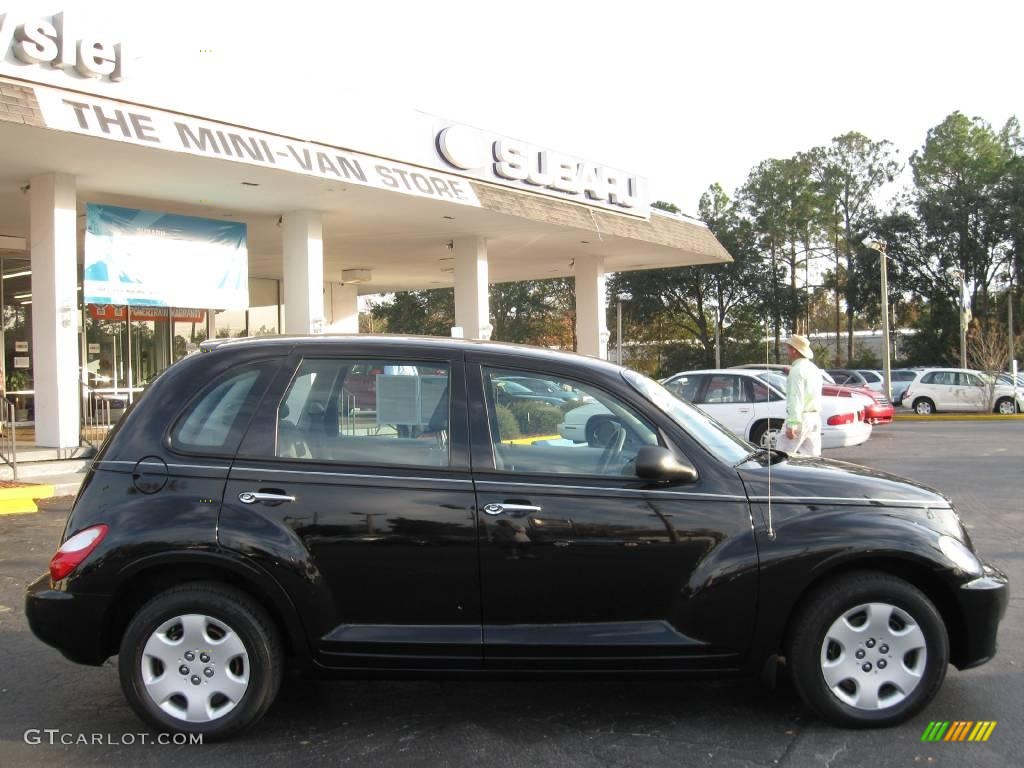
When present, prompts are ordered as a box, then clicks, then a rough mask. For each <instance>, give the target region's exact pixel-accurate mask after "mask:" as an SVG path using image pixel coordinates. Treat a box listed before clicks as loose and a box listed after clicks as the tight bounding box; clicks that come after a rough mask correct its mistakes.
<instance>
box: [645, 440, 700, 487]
mask: <svg viewBox="0 0 1024 768" xmlns="http://www.w3.org/2000/svg"><path fill="white" fill-rule="evenodd" d="M636 474H637V477H642V478H644V479H646V480H661V481H674V482H680V483H694V482H696V481H697V470H696V469H695V468H694V466H693V465H692V464H690V462H688V461H686V460H685V459H678V458H676V456H675V454H673V453H672V452H671V451H670V450H669V449H668V448H663V447H662V446H660V445H644V446H641V447H640V450H639V451H637V454H636Z"/></svg>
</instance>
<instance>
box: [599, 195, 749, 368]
mask: <svg viewBox="0 0 1024 768" xmlns="http://www.w3.org/2000/svg"><path fill="white" fill-rule="evenodd" d="M667 206H671V204H670V203H655V207H659V208H661V209H662V210H671V209H670V208H668V207H667ZM672 207H674V206H672ZM700 214H701V218H702V219H703V220H704V221H705V223H706V224H707V225H708V227H709V228H710V229H711V231H712V232H713V233H714V234H715V235H716V237H718V239H719V241H720V242H721V243H722V245H723V246H724V247H725V248H726V250H727V251H729V253H730V254H731V255H732V257H733V262H732V263H730V264H715V265H698V266H692V267H673V268H669V269H656V270H644V271H637V272H620V273H618V274H616V275H614V276H613V277H612V279H611V280H610V281H609V294H611V295H614V294H615V293H620V292H624V293H630V294H632V296H633V300H632V301H631V302H630V303H629V314H630V318H631V320H632V321H633V322H634V323H636V324H637V325H638V326H640V327H642V328H646V329H648V330H650V329H652V328H656V329H658V330H657V335H658V336H660V339H659V340H664V339H665V338H666V336H667V337H668V338H670V339H675V340H678V341H682V342H684V345H685V342H686V341H687V340H688V339H695V340H696V341H697V347H696V348H695V350H694V351H695V352H696V357H694V355H692V354H685V355H683V356H682V357H679V356H678V355H677V356H676V358H675V359H676V363H675V365H678V366H680V367H682V366H689V365H705V366H711V365H713V364H714V357H715V356H714V327H715V319H716V316H717V320H718V324H719V327H720V328H721V334H722V336H723V337H730V336H733V335H734V334H735V333H737V332H739V333H740V334H741V335H742V336H745V335H746V334H747V333H748V332H749V328H750V327H751V325H755V326H756V310H755V309H754V307H755V306H756V293H757V286H758V284H759V282H760V280H762V279H763V275H762V274H761V272H760V270H759V267H760V262H759V260H758V258H757V252H756V248H754V245H753V229H752V227H751V225H750V222H748V221H746V220H745V219H743V218H742V217H741V216H740V210H739V209H738V207H737V205H736V204H735V203H734V202H733V201H731V200H730V199H729V197H728V196H727V195H726V194H725V192H724V191H723V190H722V188H721V186H719V185H718V184H714V185H712V186H711V187H710V188H709V189H708V191H707V192H706V193H705V194H704V195H703V196H702V197H701V202H700ZM641 335H643V334H635V335H634V334H632V332H631V337H632V338H638V337H640V336H641ZM648 336H649V334H648ZM684 348H686V347H684ZM686 349H688V348H686ZM722 360H723V365H724V364H725V360H726V356H725V355H722Z"/></svg>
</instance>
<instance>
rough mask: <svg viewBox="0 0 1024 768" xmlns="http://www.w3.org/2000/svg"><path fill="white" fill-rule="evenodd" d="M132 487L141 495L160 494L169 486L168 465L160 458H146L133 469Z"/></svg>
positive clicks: (140, 460)
mask: <svg viewBox="0 0 1024 768" xmlns="http://www.w3.org/2000/svg"><path fill="white" fill-rule="evenodd" d="M132 485H134V486H135V490H137V491H138V492H139V493H146V494H153V493H158V492H159V491H161V490H162V489H163V487H164V486H165V485H167V463H166V462H165V461H164V460H163V459H161V458H160V457H159V456H145V457H143V458H142V459H139V461H138V462H137V463H136V464H135V467H134V468H133V469H132Z"/></svg>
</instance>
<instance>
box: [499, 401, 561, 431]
mask: <svg viewBox="0 0 1024 768" xmlns="http://www.w3.org/2000/svg"><path fill="white" fill-rule="evenodd" d="M511 411H512V413H513V414H514V415H515V418H516V420H517V421H518V422H519V430H520V432H521V433H522V434H524V435H556V434H558V425H559V424H561V423H562V422H563V421H564V420H565V417H564V416H563V415H562V409H561V408H558V407H557V406H554V405H546V404H545V403H540V402H530V401H528V400H520V401H518V402H515V403H512V405H511Z"/></svg>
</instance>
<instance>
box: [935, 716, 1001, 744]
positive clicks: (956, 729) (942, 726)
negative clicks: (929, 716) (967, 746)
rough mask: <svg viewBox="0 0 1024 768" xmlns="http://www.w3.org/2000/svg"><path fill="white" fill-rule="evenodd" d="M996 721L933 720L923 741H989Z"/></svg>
mask: <svg viewBox="0 0 1024 768" xmlns="http://www.w3.org/2000/svg"><path fill="white" fill-rule="evenodd" d="M997 722H998V721H996V720H978V721H974V720H953V721H952V722H951V721H949V720H932V721H931V722H930V723H928V727H927V728H925V729H924V733H923V734H921V741H988V737H989V736H991V735H992V731H994V730H995V728H996V723H997Z"/></svg>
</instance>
